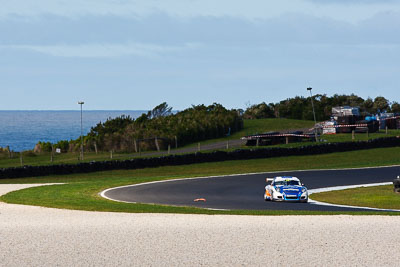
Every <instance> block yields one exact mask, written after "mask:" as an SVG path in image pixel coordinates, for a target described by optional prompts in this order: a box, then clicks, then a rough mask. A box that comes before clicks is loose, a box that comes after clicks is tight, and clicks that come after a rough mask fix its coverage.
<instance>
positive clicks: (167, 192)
mask: <svg viewBox="0 0 400 267" xmlns="http://www.w3.org/2000/svg"><path fill="white" fill-rule="evenodd" d="M283 175H291V176H296V177H298V178H299V179H300V180H301V181H302V183H304V185H305V186H306V187H307V188H308V189H316V188H323V187H331V186H342V185H357V184H369V183H381V182H392V181H393V179H395V178H396V177H397V176H398V175H400V167H386V168H369V169H352V170H324V171H289V172H279V173H263V174H252V175H237V176H224V177H216V178H205V179H204V178H203V179H189V180H180V181H168V182H161V183H153V184H147V185H139V186H131V187H124V188H118V189H112V190H109V191H107V192H106V194H105V195H106V196H107V197H109V198H111V199H115V200H120V201H127V202H140V203H155V204H167V205H174V206H195V207H202V208H213V209H242V210H324V211H354V210H362V209H352V208H341V207H331V206H320V205H315V204H309V203H307V204H305V203H287V202H270V201H264V188H265V185H266V182H265V178H266V177H275V176H283ZM197 198H205V199H206V200H207V201H206V202H194V201H193V200H194V199H197Z"/></svg>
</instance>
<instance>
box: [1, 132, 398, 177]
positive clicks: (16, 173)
mask: <svg viewBox="0 0 400 267" xmlns="http://www.w3.org/2000/svg"><path fill="white" fill-rule="evenodd" d="M397 146H400V138H399V137H390V138H379V139H373V140H369V141H358V142H345V143H324V144H317V145H312V146H304V147H294V148H280V147H275V148H262V149H238V150H235V151H215V152H211V153H200V152H198V153H192V154H184V155H169V156H162V157H156V158H135V159H130V160H121V161H117V160H116V161H101V162H90V163H79V164H60V165H46V166H24V167H16V168H4V169H0V179H6V178H21V177H36V176H46V175H61V174H72V173H88V172H97V171H109V170H118V169H143V168H153V167H161V166H177V165H185V164H194V163H204V162H219V161H227V160H249V159H260V158H274V157H285V156H303V155H317V154H326V153H333V152H346V151H353V150H361V149H372V148H383V147H397Z"/></svg>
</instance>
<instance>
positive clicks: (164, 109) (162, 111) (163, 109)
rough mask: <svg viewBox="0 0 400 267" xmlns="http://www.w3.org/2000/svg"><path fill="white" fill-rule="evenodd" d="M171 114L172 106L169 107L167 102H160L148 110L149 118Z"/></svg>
mask: <svg viewBox="0 0 400 267" xmlns="http://www.w3.org/2000/svg"><path fill="white" fill-rule="evenodd" d="M171 114H172V107H169V106H168V104H167V102H164V103H161V104H160V105H158V106H156V107H155V108H153V110H152V111H149V112H148V117H149V118H150V119H154V118H159V117H165V116H169V115H171Z"/></svg>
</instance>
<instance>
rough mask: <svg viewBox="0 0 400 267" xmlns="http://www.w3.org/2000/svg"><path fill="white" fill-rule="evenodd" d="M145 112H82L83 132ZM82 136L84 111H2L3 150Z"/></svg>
mask: <svg viewBox="0 0 400 267" xmlns="http://www.w3.org/2000/svg"><path fill="white" fill-rule="evenodd" d="M145 112H147V111H142V110H83V113H82V118H83V122H82V128H83V133H84V134H87V133H88V132H89V131H90V128H91V127H94V126H96V124H97V123H99V122H105V121H106V120H107V119H108V118H115V117H118V116H121V115H126V116H127V115H129V116H131V117H132V118H137V117H139V116H140V115H141V114H142V113H145ZM80 134H81V111H80V110H79V111H78V110H73V111H72V110H67V111H60V110H57V111H51V110H46V111H14V110H13V111H0V147H3V148H4V147H7V146H9V147H10V149H11V150H13V151H24V150H31V149H33V148H34V147H35V145H36V144H37V143H38V142H39V141H43V142H51V143H56V142H58V141H60V140H74V139H77V138H78V137H79V136H80Z"/></svg>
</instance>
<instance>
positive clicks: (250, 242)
mask: <svg viewBox="0 0 400 267" xmlns="http://www.w3.org/2000/svg"><path fill="white" fill-rule="evenodd" d="M28 186H29V185H0V194H5V193H6V192H9V191H12V190H17V189H22V188H24V187H28ZM399 233H400V217H398V216H230V215H228V216H221V215H177V214H128V213H109V212H86V211H73V210H60V209H50V208H41V207H33V206H23V205H12V204H5V203H2V202H0V266H153V265H161V266H199V265H206V266H221V265H222V266H232V265H233V266H238V265H252V266H261V265H269V266H271V265H272V266H278V265H286V266H291V265H293V266H294V265H297V266H298V265H304V266H365V265H367V264H374V265H379V266H398V265H399V263H398V257H397V256H396V255H397V253H398V247H399V244H400V242H399V240H400V234H399Z"/></svg>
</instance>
